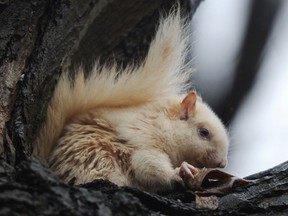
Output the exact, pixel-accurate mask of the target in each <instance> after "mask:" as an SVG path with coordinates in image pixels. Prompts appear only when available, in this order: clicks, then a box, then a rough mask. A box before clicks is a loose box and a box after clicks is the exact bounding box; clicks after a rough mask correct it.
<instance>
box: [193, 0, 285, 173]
mask: <svg viewBox="0 0 288 216" xmlns="http://www.w3.org/2000/svg"><path fill="white" fill-rule="evenodd" d="M248 3H249V0H238V1H231V0H206V1H203V2H202V3H201V5H200V7H199V9H198V11H197V12H196V15H195V17H194V18H193V39H192V40H193V41H192V43H193V46H194V47H193V49H194V52H195V53H194V54H195V61H194V62H195V65H196V67H197V69H198V71H199V74H197V76H196V77H197V80H196V86H197V83H198V84H201V83H208V84H207V86H209V89H207V88H206V89H205V86H204V87H203V86H201V90H202V91H210V92H215V95H213V98H210V100H211V99H212V100H213V99H214V100H217V99H218V97H217V95H218V94H219V95H225V91H227V90H228V89H229V82H227V80H229V79H230V78H231V77H233V74H231V71H233V67H234V66H235V65H234V63H235V59H236V57H237V51H238V48H239V45H240V42H241V38H242V34H243V29H244V28H245V23H246V18H247V12H248ZM283 6H284V7H282V8H281V11H280V13H279V15H278V17H277V20H276V23H275V25H274V29H273V32H272V34H271V37H270V40H269V43H268V44H267V47H266V49H267V54H266V55H265V58H264V61H263V63H262V65H261V68H260V71H259V74H258V77H257V80H256V84H255V85H254V87H253V89H252V91H251V94H249V95H248V97H247V98H246V99H245V101H244V103H243V104H242V106H241V109H240V111H239V112H238V114H237V115H236V117H235V119H234V120H233V122H232V124H231V128H230V132H231V145H232V148H231V154H230V157H229V166H228V168H227V170H228V171H229V172H231V173H233V174H235V175H238V176H240V177H244V176H247V175H250V174H253V173H256V172H259V171H262V170H265V169H268V168H271V167H273V166H275V165H277V164H279V163H281V162H284V161H286V160H287V159H288V156H287V155H288V153H287V151H288V140H287V139H288V136H287V134H288V22H287V20H288V1H284V5H283ZM235 27H236V28H235ZM227 30H229V32H227ZM200 72H201V74H200ZM223 80H225V82H223ZM223 83H228V84H227V86H224V88H222V89H221V87H223ZM212 84H213V85H212Z"/></svg>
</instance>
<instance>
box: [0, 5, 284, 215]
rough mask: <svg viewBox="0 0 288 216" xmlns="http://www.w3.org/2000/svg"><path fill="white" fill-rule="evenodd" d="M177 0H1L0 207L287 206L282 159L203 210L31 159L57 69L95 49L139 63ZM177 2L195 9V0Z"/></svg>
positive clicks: (139, 210)
mask: <svg viewBox="0 0 288 216" xmlns="http://www.w3.org/2000/svg"><path fill="white" fill-rule="evenodd" d="M175 2H176V1H173V0H169V1H167V0H166V1H164V0H153V1H152V0H150V1H147V0H139V1H133V0H121V1H120V0H110V1H105V0H98V1H96V0H81V1H77V0H59V1H52V0H51V1H40V0H33V1H25V0H14V1H13V0H12V1H1V2H0V26H1V28H0V78H1V80H0V96H1V101H0V103H1V104H0V147H1V149H0V150H1V159H0V175H1V181H0V188H1V193H0V202H1V207H0V215H19V214H21V215H60V214H61V215H63V214H65V215H95V214H96V215H150V214H153V215H157V214H165V215H176V214H177V215H190V214H195V215H207V214H208V213H209V214H211V215H229V214H233V215H235V214H239V215H241V214H242V215H245V214H248V213H249V212H250V211H252V212H253V214H254V213H263V214H265V213H267V212H268V213H270V212H271V214H272V213H273V214H274V213H275V214H279V215H280V214H281V213H280V212H281V211H283V212H286V213H287V211H288V210H287V207H286V206H287V200H288V197H287V185H288V183H287V182H288V178H287V176H288V174H287V173H288V172H287V168H288V163H285V164H282V165H280V166H278V167H276V168H274V169H272V170H270V171H267V172H264V173H260V174H257V175H255V176H252V177H250V178H251V179H257V181H255V182H254V183H251V184H250V185H248V186H246V187H243V188H241V190H238V191H236V192H235V193H233V194H230V195H227V196H224V197H222V198H220V199H219V208H218V210H216V211H207V210H200V209H196V208H195V202H194V196H193V195H192V194H191V193H189V192H181V191H177V192H176V191H175V192H174V193H171V194H162V195H157V194H149V193H145V192H142V191H139V190H136V189H133V188H119V187H117V186H115V185H113V184H111V183H109V182H106V181H101V180H97V181H95V182H93V183H89V184H86V185H83V186H79V187H74V186H70V185H67V184H64V183H63V182H61V181H60V180H59V179H58V178H57V177H56V176H55V175H54V174H53V173H51V172H50V171H49V169H47V168H46V166H45V165H43V164H41V163H40V162H39V161H34V160H32V159H31V158H30V156H31V152H32V148H33V146H32V143H33V141H34V139H35V136H36V134H37V132H38V128H39V126H40V125H41V123H42V122H43V120H44V119H45V113H46V109H47V104H48V102H49V100H50V97H51V95H52V92H53V89H54V87H55V84H56V82H57V79H58V77H59V76H60V74H61V72H62V71H63V70H65V69H67V68H70V69H72V70H71V71H73V68H75V67H77V66H79V65H80V64H83V65H85V68H86V69H87V71H89V68H90V67H91V65H92V64H93V62H94V60H95V58H100V57H101V60H103V61H104V60H105V61H107V60H108V61H109V60H114V58H115V59H116V60H117V61H119V62H120V63H121V64H122V65H123V66H124V67H125V65H127V64H129V62H131V60H132V59H133V62H135V61H136V62H140V61H141V60H143V58H144V57H145V54H146V52H147V49H148V46H149V43H150V41H151V39H152V38H153V34H154V32H155V26H156V25H157V22H158V20H159V14H160V13H161V12H162V13H163V14H165V12H166V13H167V12H168V11H169V9H170V8H171V7H172V6H173V5H174V4H175ZM180 2H181V5H182V8H184V9H185V11H186V12H189V14H190V15H191V16H192V15H193V13H194V12H195V10H196V8H197V6H198V5H199V3H200V2H201V0H193V1H188V0H182V1H180ZM159 12H160V13H159ZM119 17H121V19H119ZM132 57H133V58H132ZM283 214H284V213H283Z"/></svg>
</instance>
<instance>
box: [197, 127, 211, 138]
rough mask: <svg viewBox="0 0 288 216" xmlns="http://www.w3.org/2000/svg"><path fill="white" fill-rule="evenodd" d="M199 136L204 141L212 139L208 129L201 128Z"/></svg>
mask: <svg viewBox="0 0 288 216" xmlns="http://www.w3.org/2000/svg"><path fill="white" fill-rule="evenodd" d="M198 134H199V136H200V137H201V138H202V139H209V138H210V133H209V131H208V129H206V128H199V129H198Z"/></svg>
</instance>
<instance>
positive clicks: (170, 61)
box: [33, 10, 189, 158]
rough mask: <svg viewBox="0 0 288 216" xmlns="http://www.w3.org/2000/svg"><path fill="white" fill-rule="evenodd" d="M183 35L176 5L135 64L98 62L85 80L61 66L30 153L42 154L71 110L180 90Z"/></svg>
mask: <svg viewBox="0 0 288 216" xmlns="http://www.w3.org/2000/svg"><path fill="white" fill-rule="evenodd" d="M187 40H188V34H187V27H185V26H184V24H183V23H182V21H181V19H180V12H179V10H175V11H174V12H172V13H171V14H170V15H168V16H167V17H166V18H162V19H161V21H160V23H159V26H158V30H157V33H156V35H155V38H154V40H153V41H152V42H151V45H150V48H149V51H148V54H147V57H146V59H145V61H144V63H143V64H141V65H140V66H139V67H137V68H134V67H127V68H126V69H123V70H122V71H121V72H119V71H117V69H116V68H117V67H116V66H112V67H105V66H104V67H101V68H100V67H99V66H98V65H97V64H96V65H95V66H94V69H93V70H92V71H91V75H89V77H88V78H87V79H86V80H85V78H84V73H83V71H81V70H79V71H77V73H76V75H75V81H74V83H71V81H70V79H69V77H68V73H67V72H64V73H63V74H62V76H61V77H60V79H59V81H58V84H57V86H56V89H55V92H54V96H53V97H52V99H51V102H50V105H49V107H48V111H47V120H46V122H45V123H44V124H43V126H42V128H41V129H40V133H39V136H38V138H37V140H36V143H35V146H34V153H33V154H34V155H35V156H40V157H44V158H47V156H48V155H49V152H50V149H51V147H52V145H53V143H55V141H56V140H57V139H58V137H59V136H60V134H61V132H62V130H63V127H64V126H65V123H66V122H67V120H68V119H69V118H71V117H72V116H73V115H76V114H78V113H82V112H85V111H87V110H90V109H93V108H97V107H101V106H105V107H111V106H133V105H134V106H137V105H140V104H144V103H147V102H153V101H157V100H162V99H165V98H166V97H168V96H170V95H171V94H179V93H180V92H182V91H183V89H184V88H185V85H186V82H187V79H188V76H189V73H188V72H187V70H186V68H185V56H186V50H187Z"/></svg>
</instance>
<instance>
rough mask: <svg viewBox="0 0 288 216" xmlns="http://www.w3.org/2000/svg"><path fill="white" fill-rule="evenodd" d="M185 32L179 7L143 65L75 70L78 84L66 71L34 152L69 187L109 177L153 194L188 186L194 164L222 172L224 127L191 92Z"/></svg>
mask: <svg viewBox="0 0 288 216" xmlns="http://www.w3.org/2000/svg"><path fill="white" fill-rule="evenodd" d="M187 32H188V31H187V26H185V25H184V24H183V22H182V20H181V19H180V14H179V10H178V11H176V12H172V13H171V14H169V15H168V16H167V17H166V18H165V19H164V18H162V19H161V20H160V23H159V26H158V30H157V32H156V35H155V38H154V40H153V41H152V42H151V45H150V48H149V51H148V54H147V57H146V59H145V61H144V63H142V64H141V65H140V66H139V67H137V68H134V67H132V66H131V67H128V68H126V69H123V70H122V71H118V70H117V67H116V66H111V67H100V66H99V65H97V64H96V65H95V66H94V68H93V70H92V71H91V75H90V76H89V77H88V78H87V79H85V78H84V73H83V71H82V70H81V69H80V70H79V71H77V73H76V76H75V81H74V83H73V82H72V81H71V80H70V79H69V77H68V72H64V73H63V74H62V75H61V77H60V78H59V81H58V84H57V86H56V89H55V92H54V96H53V97H52V99H51V102H50V105H49V107H48V111H47V119H46V122H45V123H44V124H43V126H42V128H41V129H40V133H39V136H38V137H37V140H36V143H35V146H34V151H33V155H34V156H37V157H42V158H44V159H47V161H48V163H49V165H50V167H51V169H52V170H53V171H54V172H55V173H56V174H57V175H58V176H59V177H60V178H62V179H63V180H64V181H65V182H67V183H68V182H70V183H71V182H73V183H74V184H83V183H87V182H90V181H93V180H95V179H106V180H109V181H111V182H113V183H115V184H117V185H119V186H133V187H137V188H139V189H141V190H146V191H151V192H159V191H165V190H171V189H173V188H174V187H175V185H176V184H180V185H182V186H183V187H185V181H186V180H187V179H188V180H189V179H192V178H193V175H194V174H195V173H196V172H197V169H196V168H195V167H221V168H223V167H225V166H226V164H227V152H228V145H229V142H228V136H227V132H226V129H225V127H224V126H223V124H222V123H221V121H220V120H219V118H218V117H217V116H216V115H215V114H214V113H213V111H212V110H211V109H210V108H209V107H208V105H207V104H205V103H204V102H203V101H202V99H201V98H200V97H199V96H198V95H197V94H196V92H194V91H192V92H188V93H187V92H186V89H187V81H188V79H189V75H190V70H189V69H188V66H187V64H185V56H186V51H187V44H188V42H189V40H188V33H187ZM185 92H186V93H185ZM194 166H195V167H194Z"/></svg>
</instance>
